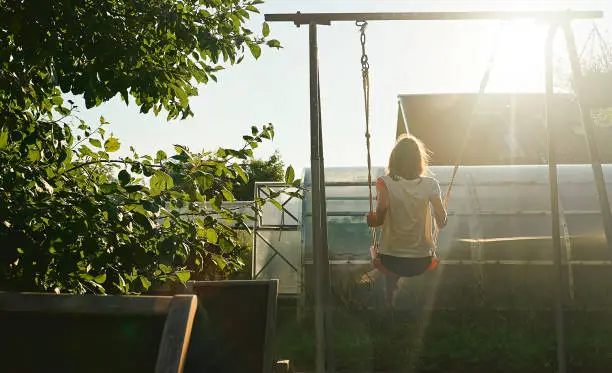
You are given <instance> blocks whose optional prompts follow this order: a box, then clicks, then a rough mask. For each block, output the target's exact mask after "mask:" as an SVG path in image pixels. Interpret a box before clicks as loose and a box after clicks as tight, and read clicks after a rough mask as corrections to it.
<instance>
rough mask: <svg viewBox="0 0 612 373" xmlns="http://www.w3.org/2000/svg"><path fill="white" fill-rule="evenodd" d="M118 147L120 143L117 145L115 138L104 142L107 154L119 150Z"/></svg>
mask: <svg viewBox="0 0 612 373" xmlns="http://www.w3.org/2000/svg"><path fill="white" fill-rule="evenodd" d="M120 147H121V143H119V139H117V138H115V137H109V138H108V139H107V140H106V141H105V142H104V149H105V150H106V151H107V152H109V153H112V152H116V151H117V150H119V148H120Z"/></svg>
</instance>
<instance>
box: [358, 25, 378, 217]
mask: <svg viewBox="0 0 612 373" xmlns="http://www.w3.org/2000/svg"><path fill="white" fill-rule="evenodd" d="M355 25H357V27H359V33H360V41H361V77H362V79H363V100H364V107H365V124H366V132H365V138H366V146H367V153H368V154H367V155H368V188H369V191H370V212H372V211H373V207H374V206H373V201H372V162H371V157H370V77H369V73H370V63H369V62H368V55H367V53H366V48H365V43H366V28H367V26H368V22H366V21H356V22H355Z"/></svg>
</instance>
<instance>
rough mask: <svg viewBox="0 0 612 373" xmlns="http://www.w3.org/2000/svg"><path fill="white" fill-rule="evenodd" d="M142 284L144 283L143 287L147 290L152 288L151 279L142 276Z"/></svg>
mask: <svg viewBox="0 0 612 373" xmlns="http://www.w3.org/2000/svg"><path fill="white" fill-rule="evenodd" d="M140 282H141V283H142V286H143V287H144V288H145V290H149V288H150V287H151V281H149V279H148V278H146V277H144V276H140Z"/></svg>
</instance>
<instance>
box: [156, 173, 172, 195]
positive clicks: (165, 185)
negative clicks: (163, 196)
mask: <svg viewBox="0 0 612 373" xmlns="http://www.w3.org/2000/svg"><path fill="white" fill-rule="evenodd" d="M150 185H151V189H153V190H154V191H162V190H168V189H170V188H172V187H173V186H174V180H172V177H170V175H168V174H167V173H165V172H163V171H162V170H155V172H154V173H153V176H151V181H150Z"/></svg>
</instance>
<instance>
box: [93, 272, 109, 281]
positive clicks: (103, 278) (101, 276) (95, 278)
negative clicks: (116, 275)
mask: <svg viewBox="0 0 612 373" xmlns="http://www.w3.org/2000/svg"><path fill="white" fill-rule="evenodd" d="M93 280H94V281H95V282H96V283H98V284H103V283H104V281H106V273H103V274H101V275H98V276H96V277H94V279H93Z"/></svg>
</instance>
